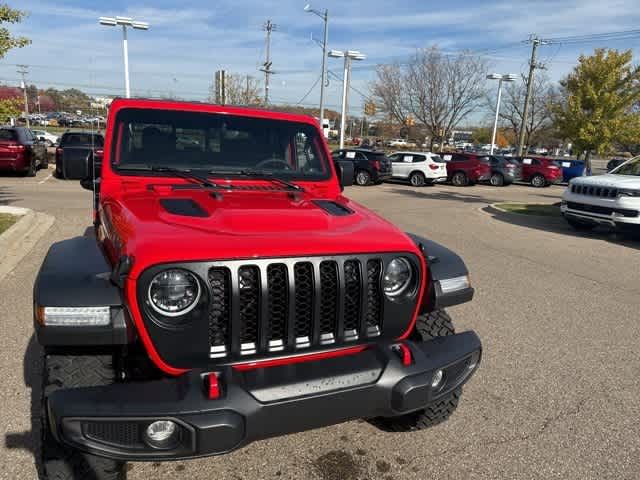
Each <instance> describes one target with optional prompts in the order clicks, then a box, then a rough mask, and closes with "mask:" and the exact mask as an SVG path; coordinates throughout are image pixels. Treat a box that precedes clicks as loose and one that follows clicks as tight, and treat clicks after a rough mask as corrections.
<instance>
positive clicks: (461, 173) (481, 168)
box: [439, 152, 491, 187]
mask: <svg viewBox="0 0 640 480" xmlns="http://www.w3.org/2000/svg"><path fill="white" fill-rule="evenodd" d="M439 155H440V157H442V159H443V160H444V161H445V162H447V180H448V181H450V182H451V183H452V184H453V185H455V186H456V187H465V186H467V185H474V184H476V183H478V182H484V181H488V180H489V179H491V165H489V161H488V159H487V156H486V155H481V154H475V153H460V152H455V153H447V152H444V153H440V154H439Z"/></svg>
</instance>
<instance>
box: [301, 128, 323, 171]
mask: <svg viewBox="0 0 640 480" xmlns="http://www.w3.org/2000/svg"><path fill="white" fill-rule="evenodd" d="M295 144H296V163H295V165H296V170H298V171H304V172H314V171H315V172H322V171H323V170H324V169H323V166H322V160H320V158H319V157H318V151H317V150H316V148H314V147H313V141H312V140H311V139H310V138H309V137H308V136H307V134H306V133H304V132H298V133H296V136H295Z"/></svg>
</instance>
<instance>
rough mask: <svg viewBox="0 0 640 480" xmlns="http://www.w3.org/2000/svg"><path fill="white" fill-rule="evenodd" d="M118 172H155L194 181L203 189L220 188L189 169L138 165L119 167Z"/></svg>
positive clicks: (204, 176)
mask: <svg viewBox="0 0 640 480" xmlns="http://www.w3.org/2000/svg"><path fill="white" fill-rule="evenodd" d="M118 170H124V171H126V170H132V171H136V172H155V173H171V174H173V175H176V176H178V177H181V178H184V179H186V180H195V181H196V182H198V185H200V186H201V187H204V188H220V186H219V185H217V184H215V183H213V182H210V181H209V180H208V179H207V177H206V175H201V174H199V173H196V172H194V171H193V170H191V169H189V168H174V167H163V166H158V165H138V166H133V165H131V166H129V167H127V166H125V167H119V168H118Z"/></svg>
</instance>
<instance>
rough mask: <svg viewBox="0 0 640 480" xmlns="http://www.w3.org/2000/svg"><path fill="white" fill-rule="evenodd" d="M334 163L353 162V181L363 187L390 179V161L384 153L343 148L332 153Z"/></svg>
mask: <svg viewBox="0 0 640 480" xmlns="http://www.w3.org/2000/svg"><path fill="white" fill-rule="evenodd" d="M332 156H333V160H334V162H338V161H349V162H353V172H354V181H355V183H356V184H357V185H360V186H361V187H364V186H366V185H371V184H372V183H382V182H383V181H384V180H388V179H389V178H391V160H389V159H388V158H387V157H386V155H385V153H384V152H377V151H374V150H369V149H364V148H345V149H343V150H335V151H334V152H333V153H332Z"/></svg>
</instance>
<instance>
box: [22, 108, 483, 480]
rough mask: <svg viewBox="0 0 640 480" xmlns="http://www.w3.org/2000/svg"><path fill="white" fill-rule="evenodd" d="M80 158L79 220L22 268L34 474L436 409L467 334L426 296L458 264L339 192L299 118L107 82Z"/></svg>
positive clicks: (450, 390) (422, 417) (452, 281)
mask: <svg viewBox="0 0 640 480" xmlns="http://www.w3.org/2000/svg"><path fill="white" fill-rule="evenodd" d="M90 157H91V156H90V155H88V156H87V157H86V158H87V168H86V170H85V173H86V174H87V176H86V177H85V178H84V179H83V180H82V181H81V184H82V186H83V187H85V188H87V189H90V190H91V191H92V192H93V194H94V199H97V202H96V204H97V214H96V216H95V224H94V228H93V229H91V230H92V231H90V232H89V233H88V234H86V235H84V236H80V237H75V238H71V239H67V240H63V241H61V242H58V243H55V244H53V245H52V246H51V249H50V250H49V252H48V253H47V256H46V257H45V260H44V263H43V265H42V268H41V270H40V272H39V274H38V277H37V278H36V282H35V285H34V298H33V301H34V306H35V310H34V320H35V321H34V325H35V331H36V337H37V340H38V342H39V343H40V344H41V345H42V346H43V347H44V350H43V351H44V353H45V356H44V359H43V362H42V369H43V371H42V375H43V377H42V378H43V388H42V389H41V392H42V398H41V402H38V405H42V410H41V412H38V417H37V418H38V421H40V420H42V426H43V433H42V437H41V438H42V441H41V442H38V448H41V449H42V450H41V451H40V452H38V458H41V459H42V463H43V470H44V477H41V478H46V479H59V478H65V479H86V478H92V479H100V480H106V479H110V480H114V479H116V478H118V479H124V478H125V477H126V471H127V466H126V462H127V461H153V462H155V461H160V460H162V461H167V460H184V459H189V458H195V457H204V456H209V455H218V454H224V453H227V452H231V451H233V450H236V449H238V448H241V447H244V446H246V445H248V444H249V443H251V442H253V441H257V440H261V439H266V438H270V437H275V436H278V435H286V434H289V433H294V432H299V431H303V430H309V429H313V428H319V427H323V426H326V425H333V424H336V423H340V422H344V421H349V420H353V419H359V418H365V419H367V420H369V421H370V422H371V423H373V424H374V425H376V426H378V427H380V428H382V429H384V430H386V431H407V432H409V431H414V430H420V429H425V428H428V427H430V426H433V425H436V424H438V423H440V422H442V421H443V420H445V419H447V418H448V417H449V416H450V415H451V414H452V413H453V411H454V410H455V408H456V406H457V405H458V399H459V397H460V395H461V394H462V388H461V387H462V385H463V384H464V383H465V382H466V381H467V380H469V378H470V377H471V376H472V375H473V373H474V372H475V371H476V368H477V366H478V364H479V362H480V357H481V351H482V346H481V343H480V340H479V338H478V337H477V335H476V334H475V333H474V332H471V331H467V332H461V333H456V332H455V331H454V328H453V324H452V322H451V318H450V317H449V316H448V314H447V313H446V312H445V308H446V307H451V306H453V305H457V304H460V303H464V302H468V301H470V300H471V298H472V297H473V288H471V286H470V284H469V276H468V270H467V268H466V266H465V264H464V262H463V261H462V260H461V259H460V257H459V256H458V255H456V254H455V253H453V252H451V251H450V250H448V249H447V248H445V247H443V246H441V245H438V244H437V243H435V242H433V241H431V240H429V239H426V238H422V237H419V236H416V235H412V234H408V233H405V232H403V231H402V230H400V229H398V228H397V227H395V226H394V225H392V224H391V223H390V222H388V221H387V220H385V219H383V218H381V217H380V216H378V215H377V214H375V213H374V212H372V211H370V210H369V209H367V208H365V207H364V206H362V205H359V204H358V203H356V202H354V201H352V200H350V199H349V198H347V197H346V196H344V194H343V188H344V187H345V186H348V185H351V184H352V183H353V174H354V171H353V162H346V161H345V162H340V161H338V162H337V163H338V165H337V167H338V168H336V167H334V162H333V161H332V160H331V154H330V152H329V149H328V145H327V143H326V142H325V140H324V137H323V135H322V131H321V130H320V126H319V125H318V122H317V121H316V120H315V119H314V118H313V117H310V116H303V115H293V114H286V113H278V112H271V111H266V110H258V109H248V108H237V107H231V106H224V105H206V104H201V103H186V102H177V101H154V100H143V99H116V100H114V101H113V103H112V104H111V107H110V109H109V118H108V121H107V130H106V136H105V145H104V157H103V162H102V166H101V168H102V170H101V172H100V179H99V181H97V180H96V179H94V178H93V177H92V176H91V169H90V168H89V167H90V165H89V162H90ZM436 337H438V338H436ZM299 448H300V449H305V448H307V446H306V445H304V444H300V445H299ZM214 476H215V475H214Z"/></svg>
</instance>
